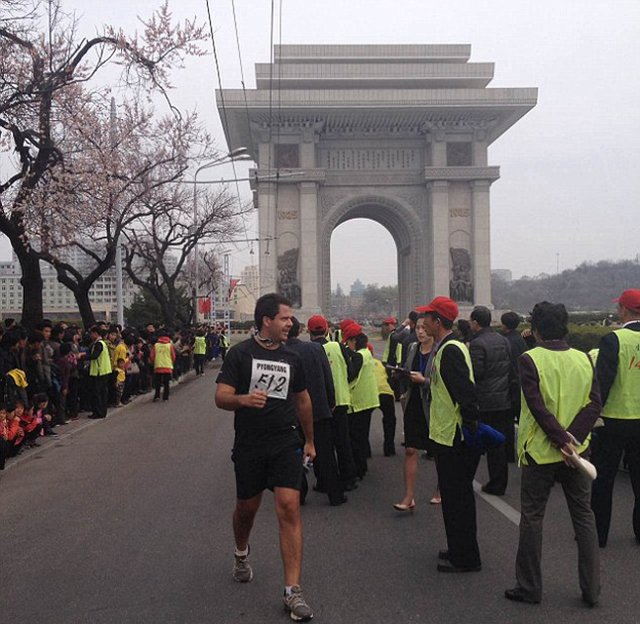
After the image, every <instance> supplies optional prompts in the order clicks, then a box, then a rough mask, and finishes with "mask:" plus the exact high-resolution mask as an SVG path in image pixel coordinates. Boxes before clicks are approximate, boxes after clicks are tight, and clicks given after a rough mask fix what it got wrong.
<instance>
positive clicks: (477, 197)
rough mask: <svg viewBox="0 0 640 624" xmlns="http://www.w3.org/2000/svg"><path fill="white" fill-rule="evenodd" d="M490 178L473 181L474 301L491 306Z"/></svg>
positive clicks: (477, 303) (476, 303)
mask: <svg viewBox="0 0 640 624" xmlns="http://www.w3.org/2000/svg"><path fill="white" fill-rule="evenodd" d="M490 186H491V182H489V181H488V180H475V181H473V182H471V194H472V202H473V211H472V212H473V232H472V237H473V245H472V247H473V302H474V304H475V305H484V306H487V307H492V306H491V243H490V240H491V239H490V236H491V231H490V215H489V206H490V204H489V187H490Z"/></svg>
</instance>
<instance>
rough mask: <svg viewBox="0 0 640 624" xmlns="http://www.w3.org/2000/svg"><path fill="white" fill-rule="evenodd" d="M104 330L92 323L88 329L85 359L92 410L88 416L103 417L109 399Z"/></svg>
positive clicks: (108, 361) (109, 363) (109, 373)
mask: <svg viewBox="0 0 640 624" xmlns="http://www.w3.org/2000/svg"><path fill="white" fill-rule="evenodd" d="M106 333H107V332H106V330H105V329H103V328H99V327H98V326H97V325H94V326H93V327H91V328H90V329H89V338H90V339H91V347H90V349H89V354H88V355H87V356H85V360H89V362H90V364H89V380H90V383H91V391H92V392H91V395H92V403H93V405H92V408H93V412H92V414H91V415H90V416H89V418H105V417H106V415H107V403H108V401H109V381H110V379H111V372H112V369H111V358H110V356H109V349H108V347H107V343H106V342H105V340H104V337H105V335H106Z"/></svg>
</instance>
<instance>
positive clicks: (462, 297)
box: [449, 230, 473, 303]
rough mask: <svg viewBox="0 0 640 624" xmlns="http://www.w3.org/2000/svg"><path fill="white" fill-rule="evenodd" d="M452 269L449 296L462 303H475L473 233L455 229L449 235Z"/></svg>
mask: <svg viewBox="0 0 640 624" xmlns="http://www.w3.org/2000/svg"><path fill="white" fill-rule="evenodd" d="M449 254H450V256H451V264H450V266H451V269H450V276H449V293H450V294H449V296H450V297H451V298H452V299H453V300H454V301H458V302H461V303H473V277H472V276H473V267H472V265H471V235H470V234H469V233H468V232H466V231H465V230H455V231H453V232H452V233H451V236H450V237H449Z"/></svg>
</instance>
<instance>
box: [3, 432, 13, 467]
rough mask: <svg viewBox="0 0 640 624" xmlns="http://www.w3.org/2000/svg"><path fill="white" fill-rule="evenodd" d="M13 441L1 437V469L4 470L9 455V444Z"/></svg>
mask: <svg viewBox="0 0 640 624" xmlns="http://www.w3.org/2000/svg"><path fill="white" fill-rule="evenodd" d="M10 444H11V442H9V440H5V439H4V438H2V437H0V470H4V464H5V461H6V459H7V457H9V446H10Z"/></svg>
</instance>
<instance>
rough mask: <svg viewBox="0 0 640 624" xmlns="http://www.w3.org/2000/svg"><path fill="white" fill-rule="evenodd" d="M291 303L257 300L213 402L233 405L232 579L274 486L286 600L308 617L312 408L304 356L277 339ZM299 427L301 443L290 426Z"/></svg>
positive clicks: (295, 613) (243, 578)
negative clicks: (303, 490) (305, 566)
mask: <svg viewBox="0 0 640 624" xmlns="http://www.w3.org/2000/svg"><path fill="white" fill-rule="evenodd" d="M291 316H292V313H291V303H290V302H289V300H288V299H286V298H284V297H282V296H281V295H278V294H269V295H264V296H262V297H260V299H258V301H257V302H256V309H255V321H256V327H257V328H258V332H257V334H256V335H255V336H254V337H252V338H249V339H248V340H245V341H244V342H241V343H240V344H238V345H236V346H234V347H232V348H231V350H230V351H229V353H228V354H227V357H226V359H225V361H224V363H223V365H222V370H221V371H220V374H219V375H218V380H217V382H218V388H217V390H216V405H217V406H218V407H219V408H221V409H226V410H233V411H234V412H235V419H234V427H235V433H236V436H235V442H234V445H233V455H232V458H233V463H234V468H235V473H236V492H237V501H236V509H235V512H234V514H233V532H234V535H235V540H236V548H235V553H234V554H235V564H234V568H233V578H234V579H235V580H236V581H239V582H245V583H246V582H249V581H250V580H251V579H252V578H253V570H252V569H251V566H250V564H249V560H248V556H249V534H250V533H251V528H252V526H253V520H254V518H255V515H256V513H257V512H258V508H259V507H260V502H261V500H262V492H263V491H264V490H265V489H266V488H269V489H272V490H273V493H274V499H275V507H276V513H277V515H278V522H279V525H280V549H281V552H282V562H283V565H284V576H285V591H284V604H285V607H286V608H287V609H288V611H289V613H290V616H291V619H292V620H296V621H306V620H310V619H311V618H312V617H313V611H312V610H311V608H310V607H309V605H307V603H306V601H305V599H304V597H303V595H302V589H301V588H300V569H301V567H302V522H301V519H300V487H301V482H302V464H303V458H304V457H309V459H310V460H311V461H312V460H313V459H314V458H315V455H316V451H315V447H314V444H313V415H312V411H311V399H310V398H309V394H308V392H307V390H306V382H305V377H304V371H303V369H302V362H301V361H300V359H299V357H298V355H297V354H296V353H295V352H293V351H292V350H290V349H289V348H287V347H286V346H285V345H284V344H283V343H284V342H285V341H286V340H287V336H288V333H289V330H290V329H291V325H292V322H291ZM296 422H299V423H300V425H301V426H302V430H303V432H304V437H305V440H306V443H305V445H304V449H303V448H301V446H302V443H301V441H300V436H299V435H298V432H297V430H296Z"/></svg>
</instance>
